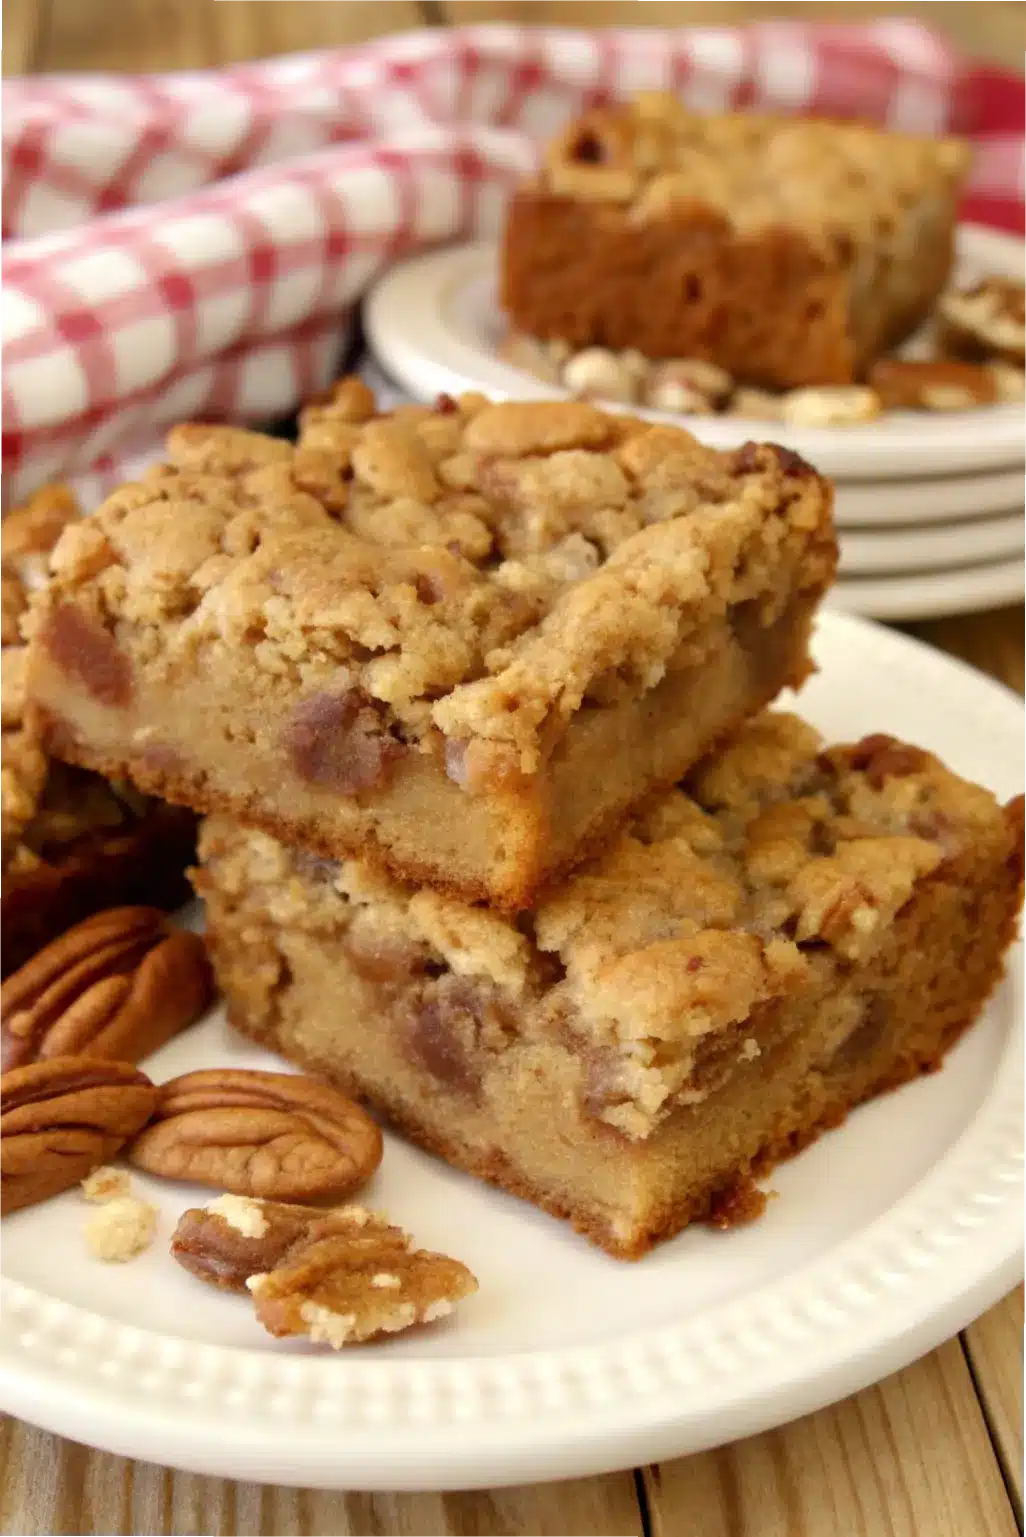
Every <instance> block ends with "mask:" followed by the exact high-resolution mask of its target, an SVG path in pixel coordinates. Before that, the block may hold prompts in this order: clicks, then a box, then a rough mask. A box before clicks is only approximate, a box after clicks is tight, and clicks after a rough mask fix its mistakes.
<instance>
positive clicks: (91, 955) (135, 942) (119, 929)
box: [0, 907, 214, 1072]
mask: <svg viewBox="0 0 1026 1537" xmlns="http://www.w3.org/2000/svg"><path fill="white" fill-rule="evenodd" d="M213 991H214V988H213V975H212V972H211V967H210V962H209V960H208V958H207V953H206V947H205V946H204V944H203V941H202V939H201V938H200V937H199V935H198V934H190V933H186V932H185V931H184V930H181V929H175V928H173V927H172V926H171V924H170V923H169V922H168V920H167V918H166V916H165V915H164V914H163V913H161V912H159V911H158V910H157V909H156V908H154V907H115V908H111V909H109V910H108V911H107V912H101V913H97V914H95V916H93V917H92V918H87V919H86V921H85V922H84V923H79V924H76V926H75V927H74V928H73V929H69V930H68V932H67V933H66V934H62V935H61V937H60V938H59V939H56V940H54V941H53V943H52V944H50V945H47V946H46V948H45V949H43V950H40V951H39V952H38V953H37V954H36V955H34V956H33V957H32V958H31V959H30V960H29V961H26V963H25V965H24V966H22V968H21V969H20V971H16V972H15V973H14V974H13V976H10V977H8V978H7V980H6V981H5V982H4V984H3V986H2V987H0V1015H2V1022H0V1062H2V1068H3V1071H4V1072H7V1071H8V1070H9V1069H10V1068H15V1067H21V1066H23V1065H24V1064H25V1063H27V1062H34V1061H45V1060H47V1059H48V1058H50V1057H62V1056H71V1055H79V1054H82V1053H84V1054H87V1055H88V1056H90V1057H103V1058H112V1059H116V1060H117V1061H120V1062H138V1061H139V1059H140V1057H145V1056H148V1055H149V1053H150V1052H152V1051H156V1049H157V1047H158V1046H163V1044H164V1043H165V1041H168V1040H170V1039H171V1037H172V1036H173V1035H177V1033H178V1032H179V1030H182V1029H184V1028H185V1026H186V1025H190V1024H192V1022H193V1020H195V1019H197V1018H198V1017H199V1015H200V1014H202V1013H203V1011H204V1009H206V1007H207V1005H208V1004H209V1003H210V1000H211V997H212V996H213Z"/></svg>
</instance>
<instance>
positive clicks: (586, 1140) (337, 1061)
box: [194, 713, 1023, 1258]
mask: <svg viewBox="0 0 1026 1537" xmlns="http://www.w3.org/2000/svg"><path fill="white" fill-rule="evenodd" d="M1022 821H1023V807H1022V800H1021V798H1020V799H1019V800H1018V801H1017V802H1013V803H1012V804H1010V805H1009V806H1007V807H1002V806H1000V805H998V803H997V802H996V801H995V799H994V798H993V796H992V795H990V794H989V793H988V792H987V791H985V790H982V789H980V788H978V787H977V786H975V785H972V784H968V783H966V782H965V781H964V780H961V779H958V778H956V776H955V775H953V774H951V773H949V772H948V771H947V770H946V769H945V768H943V767H942V766H941V764H940V763H938V762H937V760H936V759H934V758H932V757H931V756H930V755H929V754H927V753H925V752H923V751H921V750H920V749H918V748H916V747H911V746H907V745H904V744H902V743H900V742H896V741H894V740H892V739H891V738H889V737H883V736H879V737H867V738H866V739H864V740H863V741H861V742H857V743H855V744H854V745H851V746H844V747H834V748H830V749H824V747H823V744H822V742H821V741H820V739H819V737H818V736H817V734H816V732H815V731H813V730H812V729H811V728H810V727H809V726H807V725H805V724H804V723H803V722H801V721H799V720H797V719H796V718H794V717H793V716H788V715H783V714H774V713H768V714H765V715H763V716H761V717H759V718H758V719H757V720H755V721H753V722H751V723H749V724H748V725H747V726H746V727H745V728H744V729H743V731H742V732H741V733H740V734H739V736H738V738H737V739H736V741H735V742H734V744H733V745H732V746H730V747H728V748H727V749H726V750H724V751H723V752H722V753H720V754H719V755H718V756H716V757H713V758H711V759H709V760H707V761H706V762H705V763H704V764H702V765H701V766H699V767H698V768H697V769H696V770H695V771H694V773H693V774H692V775H691V776H690V778H689V781H688V783H687V785H686V787H685V788H675V789H673V790H671V791H669V792H668V793H663V794H661V795H659V796H657V797H655V798H654V799H652V800H651V801H649V802H648V803H647V804H646V805H645V807H644V808H643V809H641V810H638V811H636V812H635V813H634V815H633V816H632V817H631V819H630V820H629V821H628V823H627V824H626V825H625V826H624V828H623V829H622V830H621V832H620V834H619V836H618V838H617V839H616V841H615V842H614V843H613V844H612V845H611V846H610V847H609V848H608V849H607V851H606V852H605V853H604V854H603V855H602V856H601V857H599V858H597V859H595V860H594V861H592V862H590V863H589V864H587V865H585V866H584V867H583V868H582V869H581V870H579V871H578V872H577V873H576V874H575V875H573V876H571V877H570V878H569V880H567V881H566V882H565V883H564V884H563V885H562V886H561V887H560V888H559V889H558V890H557V891H555V892H553V893H552V894H551V895H550V896H548V897H547V898H546V899H544V900H543V901H542V902H540V903H539V904H538V906H537V907H536V908H534V909H533V911H532V912H531V913H529V914H521V915H520V916H519V918H518V919H516V920H515V921H514V920H511V919H508V918H504V917H503V916H501V915H500V914H498V913H496V912H494V911H492V910H489V909H486V908H483V907H476V906H468V905H465V904H463V903H460V902H458V901H455V900H454V899H452V898H451V897H447V896H445V895H444V894H442V893H440V892H437V891H432V890H429V889H425V888H415V887H410V886H404V885H400V884H399V883H398V882H395V881H392V880H390V879H389V878H388V877H387V876H385V875H383V874H382V873H381V872H380V871H378V870H375V869H374V868H372V867H370V866H368V865H367V864H365V863H361V862H359V861H352V860H343V861H340V862H336V861H327V860H323V859H319V858H316V857H313V856H311V855H309V854H307V853H304V852H301V851H299V850H296V849H290V848H288V847H287V846H286V845H284V844H282V843H280V842H277V841H276V840H274V839H272V838H270V837H268V836H266V835H265V834H263V833H260V832H255V831H247V830H246V829H245V828H243V827H241V826H239V824H237V823H235V822H232V821H230V820H229V819H226V818H224V817H212V818H210V819H208V820H207V821H206V822H205V823H204V824H203V826H202V828H201V832H200V857H201V861H202V866H201V868H200V870H199V871H197V872H196V873H195V876H194V879H195V881H196V885H197V889H198V890H199V892H200V894H201V895H202V896H203V897H204V898H205V900H206V904H207V937H208V943H209V944H210V947H211V950H212V955H213V959H214V964H215V969H216V971H217V974H218V978H219V981H220V985H221V988H222V990H223V992H224V994H225V997H226V999H227V1005H228V1011H229V1018H230V1019H231V1021H232V1023H233V1024H234V1025H235V1026H236V1027H237V1028H238V1029H239V1030H241V1031H242V1032H243V1033H244V1034H246V1035H248V1036H251V1037H252V1038H253V1039H254V1040H256V1041H258V1042H259V1043H260V1044H261V1045H263V1046H266V1047H269V1048H271V1049H272V1050H275V1051H278V1052H280V1053H281V1054H282V1055H283V1056H285V1057H288V1058H289V1059H290V1060H292V1061H294V1062H297V1063H300V1064H302V1065H303V1066H304V1067H307V1068H311V1069H313V1070H314V1071H316V1072H317V1073H320V1074H322V1075H324V1076H325V1077H327V1078H329V1079H331V1080H332V1081H334V1082H336V1083H338V1084H340V1085H342V1086H344V1087H345V1088H346V1089H347V1090H348V1091H355V1092H357V1093H359V1094H360V1095H362V1096H364V1097H365V1098H366V1100H367V1101H368V1102H369V1103H370V1105H371V1106H372V1107H373V1108H375V1109H377V1110H379V1111H381V1112H382V1113H383V1114H384V1115H385V1116H386V1117H387V1118H388V1119H389V1120H390V1121H392V1122H393V1123H394V1124H395V1125H396V1126H397V1127H399V1128H400V1129H401V1130H403V1131H404V1132H406V1133H407V1134H408V1135H409V1136H410V1137H412V1138H413V1139H414V1140H415V1141H417V1142H419V1143H421V1144H422V1145H423V1146H425V1147H426V1148H429V1149H430V1150H432V1151H433V1152H435V1153H437V1154H439V1155H440V1156H441V1157H442V1158H445V1159H447V1160H448V1161H449V1162H451V1163H453V1164H455V1165H456V1166H457V1167H459V1168H462V1169H466V1170H469V1171H470V1172H471V1173H473V1174H476V1175H479V1176H480V1177H481V1178H483V1179H486V1180H489V1181H490V1182H492V1183H493V1184H496V1185H499V1186H502V1187H503V1188H504V1189H506V1190H510V1191H512V1192H514V1193H515V1194H517V1195H520V1196H524V1197H526V1198H527V1199H528V1200H530V1201H534V1202H535V1203H537V1204H538V1205H539V1206H541V1207H543V1208H545V1210H547V1211H549V1212H552V1213H554V1214H555V1215H557V1216H560V1217H566V1218H569V1219H570V1220H571V1221H572V1222H573V1224H574V1226H575V1227H576V1228H578V1229H579V1230H580V1231H581V1232H584V1233H586V1234H588V1236H589V1237H590V1238H592V1239H594V1240H595V1242H597V1243H599V1244H601V1245H602V1246H603V1247H604V1248H605V1249H607V1250H608V1251H609V1252H610V1253H611V1254H614V1255H617V1256H620V1257H623V1258H633V1257H636V1256H638V1255H640V1254H642V1253H643V1252H644V1251H645V1250H646V1249H648V1248H649V1247H650V1245H652V1244H653V1243H655V1242H657V1241H658V1240H660V1239H663V1238H666V1237H668V1236H670V1235H671V1234H673V1233H675V1232H677V1231H678V1230H679V1229H680V1228H683V1227H684V1226H685V1225H686V1224H688V1223H689V1222H692V1221H695V1220H696V1219H703V1218H704V1219H711V1220H714V1221H717V1222H720V1223H723V1224H728V1223H730V1222H732V1221H733V1220H736V1219H737V1218H738V1217H740V1216H743V1215H746V1214H750V1213H752V1212H753V1211H754V1210H755V1209H756V1208H757V1205H758V1199H757V1196H756V1192H755V1191H754V1188H753V1186H752V1184H751V1180H752V1176H753V1174H754V1173H757V1172H759V1171H760V1170H765V1169H766V1168H767V1167H769V1166H770V1165H771V1164H772V1163H773V1162H774V1161H775V1160H778V1159H779V1158H781V1157H783V1156H785V1155H787V1154H790V1153H791V1152H794V1151H796V1150H798V1149H799V1148H801V1147H802V1146H803V1145H805V1144H806V1143H807V1142H809V1141H810V1140H811V1139H812V1138H814V1137H815V1136H816V1135H817V1134H818V1133H819V1132H821V1131H822V1130H824V1129H826V1128H828V1127H830V1126H833V1125H835V1124H836V1123H837V1122H839V1121H840V1120H841V1119H842V1118H843V1117H844V1116H845V1115H846V1113H847V1112H848V1111H849V1110H850V1109H851V1108H852V1107H853V1106H855V1105H857V1104H859V1103H860V1101H862V1100H864V1099H866V1098H868V1097H869V1096H870V1095H873V1094H877V1093H880V1092H881V1091H882V1090H884V1089H888V1088H891V1087H893V1086H895V1085H897V1084H900V1083H902V1082H904V1081H905V1080H906V1079H909V1078H911V1077H913V1076H914V1075H915V1074H917V1073H921V1072H925V1071H928V1070H930V1069H932V1068H934V1067H936V1066H938V1065H939V1064H940V1062H941V1060H942V1058H943V1056H944V1053H945V1052H946V1051H947V1049H948V1048H949V1047H950V1046H951V1045H952V1043H953V1042H954V1041H955V1040H956V1039H957V1038H958V1036H959V1035H960V1034H961V1032H962V1031H963V1030H964V1029H965V1028H966V1026H967V1025H969V1024H971V1023H972V1021H973V1020H974V1019H975V1017H976V1015H977V1013H978V1012H979V1010H980V1008H981V1006H982V1004H983V1001H984V1000H985V998H986V997H987V995H988V994H989V992H990V991H991V989H992V988H993V986H994V984H995V982H996V981H997V979H998V977H999V976H1000V973H1001V965H1002V955H1003V952H1004V950H1005V947H1006V946H1007V945H1008V943H1009V941H1010V939H1011V937H1012V934H1013V930H1014V927H1015V921H1016V913H1017V911H1018V908H1019V904H1020V902H1021V897H1022V839H1023V826H1022Z"/></svg>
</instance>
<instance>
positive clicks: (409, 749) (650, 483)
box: [30, 380, 836, 909]
mask: <svg viewBox="0 0 1026 1537" xmlns="http://www.w3.org/2000/svg"><path fill="white" fill-rule="evenodd" d="M169 446H170V455H171V463H170V464H169V465H167V466H165V467H163V468H162V469H159V470H158V471H157V472H156V473H154V474H152V475H151V476H150V477H149V478H148V479H147V480H144V481H142V482H141V483H139V484H137V485H131V486H127V487H125V488H123V489H121V490H120V491H118V492H116V493H115V494H114V496H112V497H111V498H110V499H109V500H108V501H107V503H106V504H105V505H104V506H103V507H102V508H101V509H100V511H99V512H98V513H97V514H96V515H95V516H94V517H92V518H90V519H88V520H85V521H84V522H83V524H82V525H80V526H77V527H73V528H71V529H69V530H68V531H67V532H66V533H65V535H64V537H63V539H62V540H61V543H60V545H59V547H58V549H57V551H56V552H55V557H54V565H55V573H56V574H55V578H54V581H53V582H52V584H51V586H50V587H49V589H48V590H47V592H46V593H45V594H43V595H42V601H41V603H40V604H39V606H38V609H37V610H36V612H35V614H34V616H33V618H34V630H35V639H34V644H33V647H32V659H31V663H30V675H31V676H30V688H31V691H32V694H33V698H34V700H35V702H36V704H37V706H38V707H39V712H38V718H39V721H40V726H41V729H42V730H43V732H44V737H45V740H46V741H47V742H48V743H49V744H50V745H51V747H52V748H53V750H54V751H57V752H59V753H60V754H61V755H62V756H63V757H65V758H66V759H68V760H70V761H72V762H75V763H78V764H82V765H85V766H87V767H90V768H93V769H99V770H100V771H102V772H106V773H109V774H114V775H118V776H122V775H123V776H126V777H128V778H130V779H131V780H132V781H133V782H134V783H135V784H136V785H137V786H139V787H140V788H141V789H144V790H149V791H153V792H155V793H157V794H160V795H163V796H165V797H166V798H167V799H169V800H173V801H179V802H181V803H183V804H185V805H188V806H192V807H194V808H195V809H197V810H201V811H208V812H210V811H226V812H229V813H231V814H232V815H234V816H236V817H238V818H239V819H240V820H241V821H244V822H247V823H250V824H255V825H258V826H260V827H262V828H264V829H265V830H266V831H268V832H270V833H272V834H273V835H275V836H277V837H281V838H282V839H284V840H285V841H287V842H295V843H298V844H301V845H304V846H306V847H308V848H310V849H313V850H316V851H318V852H320V853H321V854H323V855H326V856H330V857H334V856H339V855H347V854H350V853H353V852H359V853H361V854H366V855H368V856H371V855H373V856H374V857H375V858H377V859H378V860H379V861H380V862H384V863H386V864H387V865H388V866H390V867H391V868H392V869H393V870H394V871H395V872H396V873H397V874H399V875H400V876H401V877H402V878H406V879H412V880H423V881H430V882H432V883H433V884H436V885H441V886H444V887H445V888H447V889H449V890H452V891H456V892H459V893H460V894H462V895H463V896H465V897H468V898H470V899H472V900H473V899H476V898H483V899H486V900H489V901H491V902H493V903H495V904H497V905H499V906H502V907H504V908H506V909H513V908H517V907H523V906H525V905H528V904H529V903H530V901H531V900H532V899H533V897H534V895H535V894H536V892H537V890H538V888H539V887H540V886H541V885H542V883H543V882H545V881H546V880H549V879H551V878H552V877H553V876H554V875H555V874H556V873H557V872H559V871H562V870H565V869H566V868H568V867H569V866H570V865H572V864H573V863H574V862H575V861H576V860H578V859H579V858H581V857H582V856H583V854H584V853H585V851H586V850H587V848H588V846H589V845H592V846H597V844H598V843H599V841H600V840H601V839H602V838H603V837H604V836H605V835H606V834H607V832H608V831H609V829H611V828H612V827H613V826H614V825H615V823H616V822H617V820H618V819H619V818H620V817H621V816H622V815H623V814H624V812H625V811H626V810H627V808H628V807H629V806H630V805H631V804H632V803H634V802H635V801H637V800H638V799H639V798H640V797H641V796H642V795H644V794H645V793H647V792H648V791H649V790H650V789H651V788H652V787H653V786H655V785H664V786H665V785H668V784H671V783H673V782H674V781H675V779H676V778H678V777H679V775H680V774H681V773H682V772H683V771H684V770H685V769H686V768H687V767H688V766H689V764H691V763H693V762H694V761H695V760H696V759H697V758H698V757H699V756H700V755H701V754H702V753H703V752H704V751H706V750H707V749H708V748H709V747H710V746H711V745H712V743H713V742H714V741H715V740H716V739H717V738H719V737H720V736H722V735H723V734H724V733H725V732H727V731H728V730H730V729H732V728H733V727H735V726H737V725H738V724H739V723H740V722H741V721H742V720H743V719H745V718H746V717H747V716H749V715H751V714H752V713H754V712H755V711H756V710H757V709H759V708H760V707H761V706H762V705H764V704H765V703H767V702H768V701H769V700H770V699H772V698H773V697H774V696H775V695H776V694H777V692H778V691H779V690H780V689H781V688H782V687H783V686H784V685H785V684H798V683H800V682H801V681H802V679H803V678H804V676H805V675H806V673H807V672H808V670H809V661H808V654H807V639H808V632H809V626H810V619H811V615H812V612H813V609H814V608H815V605H816V603H817V601H818V599H819V597H820V595H821V593H822V592H823V590H824V588H825V587H826V585H827V584H828V583H829V581H830V580H831V578H832V575H833V571H834V565H835V559H836V546H835V538H834V531H833V524H832V517H831V491H830V488H829V486H828V484H827V483H826V482H825V481H824V480H822V479H821V478H820V477H819V476H818V475H817V474H816V473H815V472H814V471H813V470H811V469H810V468H809V467H808V466H807V465H806V464H804V463H803V462H802V460H800V459H799V458H797V457H796V456H795V455H793V454H791V453H789V452H787V451H785V450H783V449H780V448H776V447H774V446H773V445H758V444H754V443H753V444H748V445H746V446H745V447H744V448H742V449H739V450H737V451H735V452H734V453H731V454H720V453H716V452H714V451H713V450H711V449H708V448H704V447H702V445H700V444H699V443H698V442H697V441H696V440H695V439H694V438H693V437H691V436H690V435H689V434H688V433H685V432H682V431H679V430H674V429H669V428H662V427H652V426H651V425H649V424H647V423H645V422H641V421H637V420H632V419H628V418H625V417H620V416H615V415H608V414H606V413H603V412H601V411H599V410H596V409H595V408H594V407H592V406H590V405H586V404H583V403H579V402H563V403H559V402H544V403H512V404H505V405H491V404H489V403H488V402H487V401H486V400H484V399H483V398H482V397H481V396H465V397H463V398H462V399H461V400H459V401H458V402H456V401H452V400H449V399H448V398H443V399H442V400H441V401H440V403H439V405H438V407H437V408H436V409H435V410H429V409H428V408H426V407H420V406H414V407H403V408H401V409H400V410H398V411H396V412H395V413H394V414H392V415H390V416H383V417H382V416H378V415H377V414H376V412H375V404H374V399H373V397H372V396H371V395H370V393H369V391H367V390H366V389H365V387H364V386H362V385H361V384H359V383H358V382H357V381H354V380H350V381H346V382H343V383H342V384H341V385H340V386H338V387H337V389H336V390H335V392H334V393H333V394H332V395H331V397H330V398H329V399H327V400H325V401H322V402H320V403H317V404H315V405H313V406H311V407H308V408H307V410H306V412H305V414H304V416H303V420H302V430H301V434H300V438H299V442H298V445H297V446H295V447H293V446H292V445H291V444H288V443H285V442H281V441H279V440H277V439H273V438H269V437H264V436H261V435H260V434H257V433H249V432H245V431H242V430H238V429H231V428H208V427H200V426H189V427H180V428H178V429H176V430H175V431H174V432H172V434H171V438H170V445H169Z"/></svg>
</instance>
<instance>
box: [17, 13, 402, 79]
mask: <svg viewBox="0 0 1026 1537" xmlns="http://www.w3.org/2000/svg"><path fill="white" fill-rule="evenodd" d="M38 3H39V5H40V6H42V4H43V0H38ZM19 4H20V7H21V8H22V9H26V10H29V9H31V0H19ZM49 6H50V12H49V25H48V26H47V27H45V28H42V29H41V30H42V32H43V34H44V42H45V47H44V49H43V53H42V56H41V57H40V58H37V59H36V60H35V64H34V67H35V68H36V69H47V70H63V69H114V70H170V69H202V68H204V67H206V66H210V65H214V64H230V63H233V62H236V61H238V60H241V59H254V58H262V57H264V56H266V55H269V54H277V53H295V52H303V51H306V50H308V49H313V48H335V47H339V46H341V45H342V44H344V43H356V42H362V41H364V40H365V39H366V38H369V37H377V36H379V35H381V34H382V33H385V32H395V31H400V30H403V29H405V28H409V27H416V26H418V25H419V24H420V19H421V18H420V11H419V9H418V7H417V5H416V3H415V0H377V3H375V4H374V5H329V4H324V3H323V0H288V3H287V4H281V3H278V0H117V3H116V4H101V3H96V0H49ZM6 10H7V7H6V6H5V8H4V22H5V27H6V21H7V16H6ZM39 14H41V11H40V12H39Z"/></svg>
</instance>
